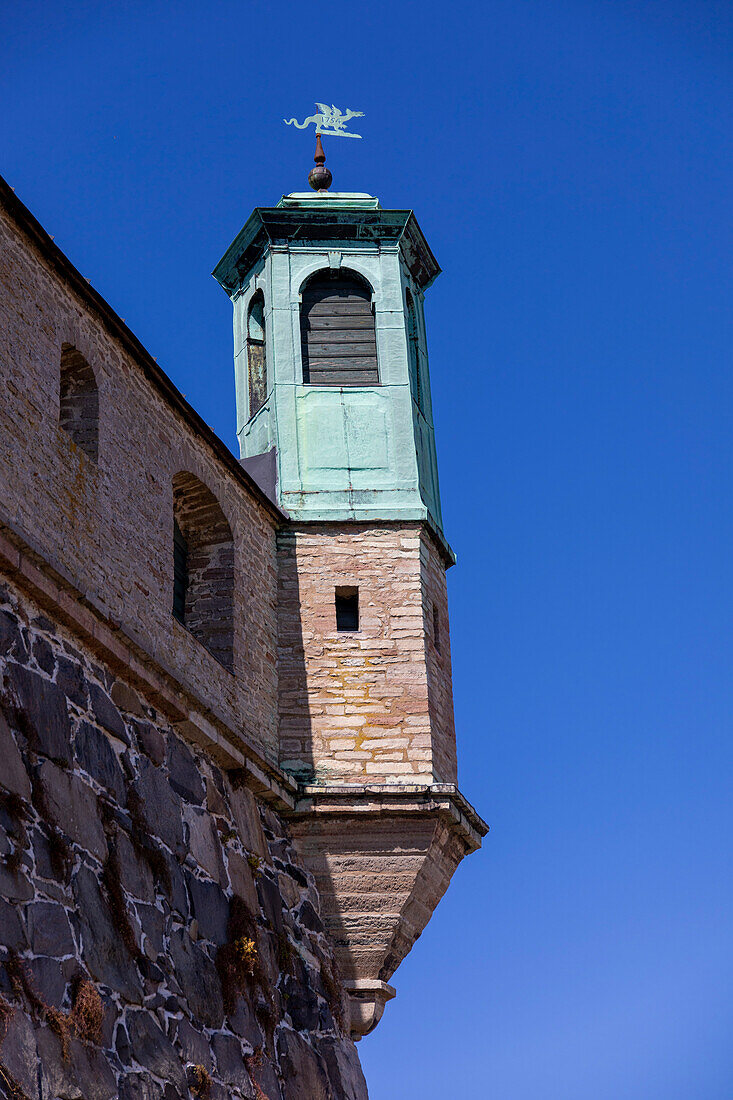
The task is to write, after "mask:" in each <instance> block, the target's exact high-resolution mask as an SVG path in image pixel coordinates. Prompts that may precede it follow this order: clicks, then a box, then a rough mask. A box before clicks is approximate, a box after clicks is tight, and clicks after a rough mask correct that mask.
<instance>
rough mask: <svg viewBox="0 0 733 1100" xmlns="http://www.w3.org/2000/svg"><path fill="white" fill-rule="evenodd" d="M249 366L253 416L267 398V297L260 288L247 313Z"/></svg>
mask: <svg viewBox="0 0 733 1100" xmlns="http://www.w3.org/2000/svg"><path fill="white" fill-rule="evenodd" d="M247 368H248V373H249V415H250V417H253V416H254V414H255V413H256V412H259V410H260V409H261V408H262V406H263V405H264V403H265V401H266V400H267V358H266V352H265V299H264V296H263V294H262V291H261V290H258V291H257V293H256V294H255V296H254V298H253V299H252V301H251V302H250V305H249V312H248V313H247Z"/></svg>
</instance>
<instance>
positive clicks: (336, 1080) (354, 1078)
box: [318, 1037, 367, 1100]
mask: <svg viewBox="0 0 733 1100" xmlns="http://www.w3.org/2000/svg"><path fill="white" fill-rule="evenodd" d="M318 1051H319V1053H320V1055H321V1057H322V1058H323V1061H324V1063H325V1066H326V1071H327V1073H328V1078H329V1081H330V1082H331V1088H332V1089H333V1095H334V1096H335V1097H338V1100H364V1098H365V1097H366V1095H367V1085H366V1081H365V1080H364V1073H363V1071H362V1068H361V1065H360V1064H359V1055H358V1054H357V1053H356V1047H355V1046H354V1044H353V1043H347V1042H344V1041H343V1040H342V1039H333V1038H331V1037H326V1038H323V1039H320V1040H319V1041H318Z"/></svg>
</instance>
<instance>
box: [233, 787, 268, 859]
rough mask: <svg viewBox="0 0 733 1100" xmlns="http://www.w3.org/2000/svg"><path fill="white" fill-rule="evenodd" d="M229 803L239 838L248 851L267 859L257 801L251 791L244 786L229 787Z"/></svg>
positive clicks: (265, 842) (266, 848)
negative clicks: (237, 787)
mask: <svg viewBox="0 0 733 1100" xmlns="http://www.w3.org/2000/svg"><path fill="white" fill-rule="evenodd" d="M229 805H230V806H231V808H232V814H233V815H234V821H235V823H236V826H237V832H238V833H239V839H240V840H241V841H242V844H243V845H244V847H245V848H247V849H248V851H250V852H254V854H255V855H258V856H259V857H260V859H264V860H269V859H270V853H269V850H268V847H267V841H266V840H265V834H264V832H263V831H262V822H261V821H260V815H259V812H258V810H257V803H256V801H255V797H254V795H253V794H252V792H251V791H248V790H247V788H246V787H241V788H240V789H239V790H234V789H233V788H232V787H231V786H230V788H229Z"/></svg>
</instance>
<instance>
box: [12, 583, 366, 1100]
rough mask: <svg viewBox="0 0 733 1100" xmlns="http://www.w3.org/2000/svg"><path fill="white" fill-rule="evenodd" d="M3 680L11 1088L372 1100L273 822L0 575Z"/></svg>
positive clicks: (319, 935)
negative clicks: (2, 580)
mask: <svg viewBox="0 0 733 1100" xmlns="http://www.w3.org/2000/svg"><path fill="white" fill-rule="evenodd" d="M0 675H1V682H0V759H1V760H2V766H0V1094H2V1095H7V1096H13V1097H15V1098H16V1100H17V1098H23V1097H25V1098H26V1100H54V1098H59V1100H76V1098H83V1100H112V1098H113V1097H120V1098H121V1100H176V1098H188V1097H209V1098H210V1100H223V1098H225V1097H246V1098H250V1100H252V1098H254V1100H265V1098H266V1100H366V1097H367V1092H366V1086H365V1084H364V1079H363V1076H362V1074H361V1069H360V1067H359V1063H358V1058H357V1056H356V1051H355V1048H354V1045H353V1043H352V1042H351V1040H350V1039H349V1038H348V1037H347V1035H346V1034H345V1032H344V1019H343V1013H344V1011H345V1009H344V1005H343V992H342V988H341V985H340V982H339V980H338V975H337V974H336V972H335V968H334V963H333V956H332V953H331V948H330V945H329V942H328V940H327V939H326V937H325V935H324V933H323V929H322V924H321V920H320V917H319V898H318V895H317V892H316V889H315V886H314V881H313V879H312V877H311V876H310V875H309V874H308V873H306V872H305V870H304V868H303V866H302V865H301V864H300V863H299V861H298V858H297V856H296V853H295V851H294V849H293V847H292V845H291V842H290V840H289V837H288V833H287V830H286V828H285V826H284V824H283V822H282V821H281V820H280V818H279V817H278V815H277V814H276V813H275V812H273V810H272V809H271V808H269V807H267V806H264V805H258V804H257V802H256V800H255V798H254V796H253V794H252V793H251V792H250V791H249V790H248V789H247V788H246V787H244V786H241V785H240V784H239V783H238V773H230V774H225V773H224V772H222V771H221V770H220V769H219V768H218V767H216V766H215V765H214V764H213V763H212V762H211V761H210V760H209V759H207V757H206V756H205V755H202V753H201V752H200V751H199V750H193V749H192V748H191V747H189V746H188V745H187V744H186V743H185V742H184V741H183V740H182V739H181V738H180V737H179V736H178V735H177V734H176V732H175V731H174V730H173V729H172V728H170V727H169V726H168V725H167V724H166V723H165V722H164V721H163V720H162V719H161V717H160V716H159V715H158V714H156V712H155V710H154V709H153V708H152V707H151V706H150V705H149V704H148V702H146V700H145V699H144V698H141V697H140V696H139V695H138V694H136V693H135V692H133V691H132V689H131V688H130V687H129V686H128V685H126V684H125V683H123V682H121V681H114V679H113V677H112V676H111V674H110V673H109V672H108V671H106V670H105V669H104V668H102V667H100V666H99V665H98V664H97V663H96V662H95V660H94V658H93V657H91V656H89V655H86V654H85V653H84V652H83V651H82V650H81V648H80V647H79V646H78V644H77V642H76V641H75V640H74V639H73V638H72V637H71V636H70V635H69V634H68V633H66V631H65V630H62V629H61V628H60V627H58V626H55V625H54V624H53V623H52V622H50V621H49V620H48V619H47V618H45V617H44V616H43V615H42V614H41V613H39V611H38V609H37V608H36V607H35V606H34V605H33V604H32V603H31V602H30V601H29V600H27V599H24V598H21V597H20V596H19V594H18V593H17V592H15V591H14V590H13V589H12V588H11V587H10V585H8V584H4V583H0ZM347 1026H348V1025H347Z"/></svg>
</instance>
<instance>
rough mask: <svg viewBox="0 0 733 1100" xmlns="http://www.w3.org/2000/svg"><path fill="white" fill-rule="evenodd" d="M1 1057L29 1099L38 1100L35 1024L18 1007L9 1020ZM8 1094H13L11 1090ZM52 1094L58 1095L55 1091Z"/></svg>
mask: <svg viewBox="0 0 733 1100" xmlns="http://www.w3.org/2000/svg"><path fill="white" fill-rule="evenodd" d="M0 1059H1V1060H2V1063H3V1065H4V1067H5V1070H6V1072H7V1073H9V1074H10V1075H11V1077H13V1078H14V1080H15V1081H17V1083H18V1085H20V1087H21V1089H22V1090H23V1092H24V1093H25V1095H26V1096H27V1097H28V1100H38V1097H39V1088H38V1069H37V1066H38V1052H37V1047H36V1035H35V1032H34V1030H33V1024H32V1023H31V1021H30V1020H29V1019H28V1017H27V1016H26V1014H25V1013H24V1012H22V1011H21V1010H20V1009H19V1008H16V1009H15V1011H14V1012H13V1015H12V1016H11V1017H10V1020H9V1021H8V1026H7V1030H6V1032H5V1037H4V1038H3V1040H2V1044H1V1045H0ZM8 1095H11V1093H10V1090H9V1091H8ZM52 1095H54V1096H55V1095H56V1093H53V1094H52Z"/></svg>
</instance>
